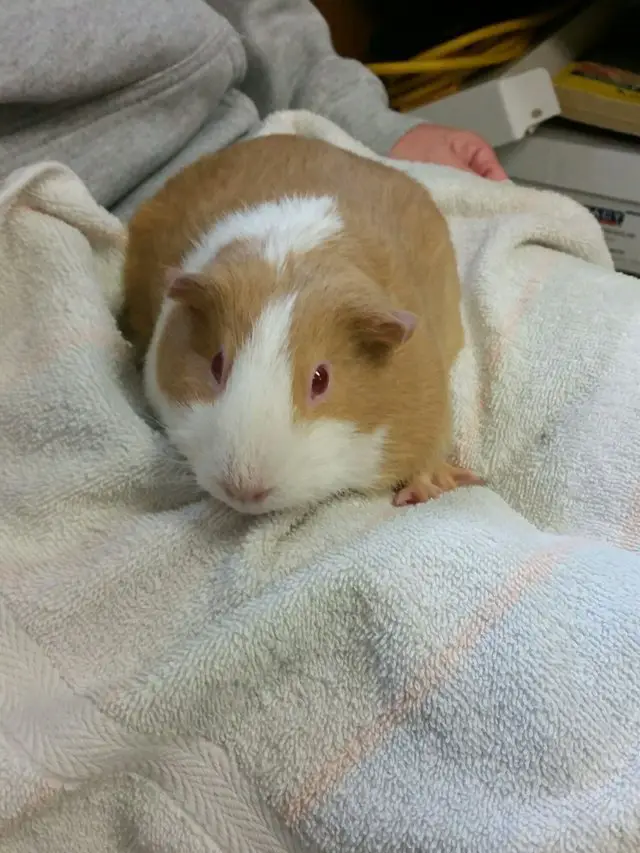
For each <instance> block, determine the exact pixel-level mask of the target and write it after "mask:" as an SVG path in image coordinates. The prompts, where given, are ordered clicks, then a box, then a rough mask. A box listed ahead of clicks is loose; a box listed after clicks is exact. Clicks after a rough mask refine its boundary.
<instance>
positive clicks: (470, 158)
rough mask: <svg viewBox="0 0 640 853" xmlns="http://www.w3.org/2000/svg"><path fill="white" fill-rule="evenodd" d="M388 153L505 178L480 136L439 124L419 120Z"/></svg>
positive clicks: (496, 179)
mask: <svg viewBox="0 0 640 853" xmlns="http://www.w3.org/2000/svg"><path fill="white" fill-rule="evenodd" d="M389 157H392V158H393V159H395V160H413V161H418V162H420V163H437V164H439V165H440V166H452V167H453V168H454V169H462V170H464V171H465V172H474V173H475V174H476V175H480V176H481V177H483V178H490V179H491V180H494V181H505V180H507V173H506V172H505V171H504V169H503V168H502V166H501V165H500V163H499V162H498V158H497V157H496V154H495V151H494V150H493V148H492V147H491V146H490V145H489V143H488V142H485V141H484V139H483V138H482V137H481V136H478V135H477V134H476V133H471V131H468V130H458V129H457V128H454V127H445V126H444V125H441V124H420V125H418V126H417V127H414V128H412V129H411V130H410V131H409V132H408V133H405V135H404V136H402V137H400V139H399V140H398V141H397V142H396V144H395V145H394V146H393V148H392V149H391V151H390V152H389Z"/></svg>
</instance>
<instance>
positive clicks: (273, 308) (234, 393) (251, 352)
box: [216, 295, 296, 479]
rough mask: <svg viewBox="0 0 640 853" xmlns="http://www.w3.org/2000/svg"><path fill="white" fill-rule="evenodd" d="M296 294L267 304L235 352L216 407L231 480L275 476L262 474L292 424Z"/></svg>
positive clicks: (272, 473) (287, 434)
mask: <svg viewBox="0 0 640 853" xmlns="http://www.w3.org/2000/svg"><path fill="white" fill-rule="evenodd" d="M295 301H296V297H295V295H287V296H285V297H282V298H279V299H275V300H274V301H273V302H271V303H269V304H267V306H266V307H265V309H264V311H263V312H262V314H261V315H260V317H259V318H258V319H257V321H256V323H255V326H254V328H253V330H252V332H251V336H250V337H249V339H248V341H247V342H246V343H245V344H244V346H242V347H241V349H240V350H239V351H238V352H237V353H236V356H235V359H234V362H233V367H232V369H231V374H230V376H229V383H228V385H227V387H226V389H225V391H224V393H223V394H222V395H221V396H220V398H219V400H218V402H217V404H216V420H217V422H218V425H219V429H220V431H221V433H222V435H223V436H224V440H223V442H222V447H223V448H224V451H225V456H226V459H225V467H226V466H228V468H229V474H230V475H231V477H232V478H234V477H236V476H237V477H239V478H241V479H243V478H250V477H253V476H255V475H258V476H262V473H264V474H266V475H267V476H269V475H270V476H275V475H276V474H277V472H275V471H273V472H272V471H269V470H267V471H264V472H263V469H264V468H265V466H266V467H267V469H268V467H269V460H270V459H272V458H273V456H274V454H273V449H274V444H275V445H276V446H277V445H278V444H279V443H281V442H282V441H283V440H284V441H286V438H287V436H289V435H290V433H291V428H292V425H293V397H292V365H291V354H290V351H289V331H290V329H291V319H292V314H293V308H294V305H295Z"/></svg>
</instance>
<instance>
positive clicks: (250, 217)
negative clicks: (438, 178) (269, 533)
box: [124, 135, 480, 514]
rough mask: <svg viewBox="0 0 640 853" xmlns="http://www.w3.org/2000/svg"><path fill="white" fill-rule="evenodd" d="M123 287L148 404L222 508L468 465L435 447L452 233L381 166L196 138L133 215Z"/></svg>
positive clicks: (448, 332)
mask: <svg viewBox="0 0 640 853" xmlns="http://www.w3.org/2000/svg"><path fill="white" fill-rule="evenodd" d="M124 287H125V313H124V328H125V329H126V330H127V333H128V335H129V336H130V338H131V340H132V341H133V343H134V345H135V347H136V348H137V351H138V354H139V356H140V359H141V361H143V372H144V385H145V390H146V394H147V396H148V400H149V403H150V405H151V407H152V409H153V411H154V412H155V414H156V416H157V417H158V419H159V420H160V421H161V422H162V423H163V424H164V426H165V427H166V431H167V435H168V437H169V439H170V440H171V441H172V442H173V443H174V444H175V446H176V447H177V449H178V450H179V451H180V452H181V453H182V454H183V455H184V457H185V458H186V460H187V461H188V462H189V463H190V465H191V466H192V468H193V470H194V472H195V475H196V478H197V480H198V483H199V485H200V486H201V487H202V488H203V489H204V490H206V491H207V492H209V493H210V494H211V495H213V496H214V497H216V498H218V499H219V500H221V501H223V502H225V503H226V504H228V505H229V506H231V507H233V508H234V509H236V510H238V511H240V512H243V513H252V514H258V513H266V512H272V511H274V510H283V509H291V508H295V507H300V506H303V505H306V504H311V503H315V502H318V501H321V500H323V499H326V498H328V497H330V496H332V495H334V494H338V493H343V492H348V491H357V492H364V493H375V492H380V491H384V490H389V491H393V492H394V503H395V504H396V505H398V506H402V505H406V504H410V503H417V502H422V501H426V500H428V499H429V498H433V497H437V496H438V495H440V494H441V493H442V492H443V491H447V490H450V489H453V488H455V487H456V486H459V485H469V484H473V483H479V482H480V480H479V478H478V477H476V475H475V474H474V473H473V472H472V471H470V470H468V469H466V468H463V467H459V466H457V465H455V464H453V463H452V462H450V461H449V458H448V457H449V454H450V453H451V450H452V447H451V444H452V423H451V405H450V387H449V386H450V371H451V367H452V365H453V363H454V361H455V359H456V357H457V354H458V352H459V351H460V349H461V347H462V345H463V327H462V321H461V316H460V283H459V280H458V275H457V270H456V261H455V255H454V250H453V247H452V244H451V240H450V237H449V233H448V229H447V225H446V222H445V220H444V218H443V216H442V215H441V214H440V212H439V211H438V209H437V208H436V206H435V204H434V202H433V200H432V199H431V197H430V195H429V193H428V192H427V190H426V189H424V188H423V187H422V186H421V185H420V184H418V183H417V182H416V181H414V180H413V179H412V178H410V177H408V176H407V175H405V174H403V173H401V172H399V171H398V170H395V169H393V168H392V167H390V166H387V165H385V164H384V163H380V162H375V161H371V160H368V159H365V158H363V157H360V156H359V155H356V154H352V153H349V152H347V151H345V150H342V149H340V148H337V147H335V146H333V145H331V144H329V143H326V142H322V141H319V140H315V139H307V138H303V137H297V136H284V135H282V136H280V135H274V136H266V137H263V138H255V139H252V140H248V141H243V142H240V143H237V144H235V145H233V146H232V147H230V148H227V149H225V150H223V151H221V152H220V153H217V154H214V155H210V156H205V157H203V158H202V159H200V160H198V161H197V162H195V163H193V164H192V165H190V166H188V167H187V168H185V169H184V170H183V171H182V172H180V173H179V174H177V175H176V176H175V177H173V178H172V179H170V180H169V181H168V182H167V183H166V185H165V186H164V187H163V188H162V189H161V190H160V191H159V192H158V193H157V195H156V196H155V197H154V198H152V199H150V200H149V201H148V202H146V203H144V204H143V205H142V206H141V207H140V208H139V209H138V210H137V212H136V213H135V215H134V217H133V219H132V220H131V222H130V227H129V237H128V248H127V254H126V261H125V270H124Z"/></svg>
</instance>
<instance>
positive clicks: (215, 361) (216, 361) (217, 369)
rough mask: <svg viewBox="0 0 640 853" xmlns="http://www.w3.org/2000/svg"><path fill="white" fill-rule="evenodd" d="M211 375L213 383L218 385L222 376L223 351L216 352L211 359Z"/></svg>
mask: <svg viewBox="0 0 640 853" xmlns="http://www.w3.org/2000/svg"><path fill="white" fill-rule="evenodd" d="M211 373H212V375H213V378H214V379H215V381H216V382H217V383H218V385H220V384H221V383H222V377H223V375H224V350H218V352H217V353H216V354H215V355H214V357H213V358H212V359H211Z"/></svg>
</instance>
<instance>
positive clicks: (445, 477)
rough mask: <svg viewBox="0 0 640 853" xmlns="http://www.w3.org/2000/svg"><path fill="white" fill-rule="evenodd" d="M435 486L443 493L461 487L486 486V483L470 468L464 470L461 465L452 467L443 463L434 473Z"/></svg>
mask: <svg viewBox="0 0 640 853" xmlns="http://www.w3.org/2000/svg"><path fill="white" fill-rule="evenodd" d="M431 480H432V481H433V483H434V485H436V486H438V487H439V488H440V490H441V491H443V492H451V491H453V489H457V488H458V487H459V486H484V485H485V481H484V480H483V479H482V477H479V476H478V475H477V474H475V473H474V472H473V471H472V470H471V469H470V468H463V467H461V466H460V465H452V464H451V463H449V462H443V463H442V465H440V466H439V467H438V468H437V469H436V470H435V472H434V474H433V476H432V477H431Z"/></svg>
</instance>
